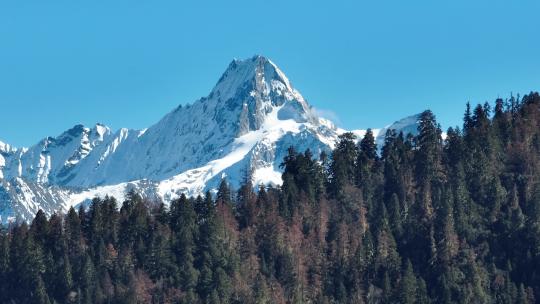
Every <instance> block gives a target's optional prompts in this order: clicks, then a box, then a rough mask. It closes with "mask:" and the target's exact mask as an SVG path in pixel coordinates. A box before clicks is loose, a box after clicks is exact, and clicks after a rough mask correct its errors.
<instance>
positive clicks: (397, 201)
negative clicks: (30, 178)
mask: <svg viewBox="0 0 540 304" xmlns="http://www.w3.org/2000/svg"><path fill="white" fill-rule="evenodd" d="M281 166H282V169H283V175H282V178H283V185H282V186H281V187H277V188H273V187H264V186H260V187H258V189H257V191H254V185H252V184H251V183H250V182H249V180H250V179H249V178H246V181H245V183H244V185H243V186H242V187H241V188H240V189H230V188H229V186H228V184H227V182H226V181H222V183H221V185H220V186H219V189H218V190H217V192H216V193H215V194H211V193H207V194H206V195H204V196H198V197H193V198H188V197H186V196H184V195H182V196H181V197H180V198H179V199H177V200H174V201H173V202H171V204H170V205H169V206H165V205H164V204H162V203H160V202H152V201H147V200H145V199H142V198H141V197H140V196H139V195H138V194H137V193H130V194H129V195H128V197H127V199H126V200H125V201H124V202H121V203H120V202H117V201H116V200H115V199H114V198H112V197H105V198H102V199H99V198H96V199H94V200H93V201H92V203H91V204H90V205H89V206H88V207H87V208H85V207H81V208H79V209H78V210H75V209H73V208H71V209H70V210H69V211H68V212H67V214H54V215H52V216H50V217H47V216H45V214H44V213H43V212H42V211H39V212H38V213H37V214H36V216H35V218H34V219H33V221H32V222H31V223H28V224H27V223H17V224H13V225H11V226H10V227H4V228H2V230H1V231H0V303H44V304H45V303H216V304H217V303H535V301H536V299H540V171H539V170H540V96H539V94H538V93H530V94H529V95H526V96H524V97H522V98H519V97H517V98H515V97H512V98H510V99H507V100H502V99H497V100H496V101H495V104H493V105H492V104H489V103H485V104H479V105H476V106H474V107H471V105H470V104H467V106H466V109H465V114H464V117H463V126H461V127H453V128H449V129H448V130H447V131H446V133H445V136H444V139H443V132H442V130H441V128H440V126H439V125H438V123H437V121H436V118H435V115H434V114H433V113H432V112H431V111H429V110H428V111H425V112H423V113H422V114H421V116H420V118H419V122H418V135H417V136H412V135H405V134H402V133H399V134H398V133H396V132H395V131H393V130H389V131H388V133H387V134H386V139H385V142H384V146H383V147H382V148H381V149H380V150H379V149H378V147H377V145H376V144H375V139H374V136H373V133H372V132H371V130H368V131H367V133H366V135H365V136H364V137H363V138H362V139H361V140H360V141H359V142H357V140H356V138H355V136H354V135H353V134H352V133H345V134H343V135H341V136H340V138H339V142H338V143H337V145H336V148H335V150H334V151H333V152H332V153H331V154H330V155H326V154H325V153H323V154H321V155H320V156H319V155H314V153H313V151H309V150H308V151H295V150H294V149H292V148H291V149H289V152H288V155H287V156H286V157H285V158H284V160H283V163H282V165H281Z"/></svg>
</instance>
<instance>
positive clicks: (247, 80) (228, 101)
mask: <svg viewBox="0 0 540 304" xmlns="http://www.w3.org/2000/svg"><path fill="white" fill-rule="evenodd" d="M415 123H416V121H415V120H414V119H412V118H407V119H405V120H403V121H399V122H396V123H394V124H393V125H392V126H389V128H394V127H395V128H399V129H403V130H406V131H410V130H409V129H411V130H412V128H413V127H414V126H415ZM387 128H388V127H387ZM387 128H385V129H383V130H384V132H386V131H385V130H386V129H387ZM383 130H381V132H382V131H383ZM343 132H344V130H342V129H338V128H336V127H335V126H334V125H333V123H332V122H330V121H328V120H325V119H322V118H319V117H318V116H317V115H316V114H315V113H314V111H312V109H311V108H310V106H309V105H308V103H307V102H306V101H305V99H304V98H303V97H302V96H301V95H300V93H299V92H298V91H296V90H295V89H294V88H293V86H292V84H291V83H290V81H289V80H288V79H287V77H286V76H285V75H284V73H283V72H282V71H281V70H279V68H278V67H277V66H276V65H275V64H274V63H273V62H271V61H270V60H268V59H267V58H265V57H262V56H255V57H253V58H250V59H246V60H234V61H232V62H231V63H230V64H229V66H228V68H227V69H226V71H225V73H223V75H222V76H221V78H220V79H219V81H218V82H217V84H216V86H215V87H214V89H213V90H212V91H211V92H210V94H209V95H208V96H207V97H203V98H201V99H199V100H197V101H195V102H194V103H193V104H191V105H185V106H179V107H177V108H176V109H174V110H173V111H172V112H170V113H168V114H167V115H165V116H164V117H163V118H162V119H161V120H160V121H158V122H157V123H156V124H154V125H153V126H151V127H149V128H148V129H144V130H129V129H120V130H118V131H116V132H114V133H113V132H111V130H110V129H109V128H107V127H105V126H103V125H100V124H98V125H96V126H95V127H94V128H92V129H90V128H85V127H83V126H81V125H77V126H75V127H73V128H72V129H70V130H68V131H66V132H64V133H62V134H61V135H60V136H58V137H55V138H53V137H48V138H46V139H44V140H42V141H40V142H39V143H38V144H36V145H34V146H32V147H30V148H29V149H13V148H11V147H9V146H8V145H6V144H3V143H0V181H1V184H0V200H2V201H0V216H2V219H0V221H4V222H5V221H6V220H7V218H8V217H9V218H13V217H14V216H20V217H21V218H23V219H28V218H30V217H31V215H32V214H33V213H35V212H36V211H37V209H39V208H42V209H46V212H47V213H51V212H53V211H54V210H59V211H65V210H67V208H69V206H72V205H76V204H79V203H82V202H87V201H88V200H89V199H91V198H93V197H94V196H103V195H106V194H111V195H113V196H115V197H117V198H118V199H120V200H121V199H123V194H125V192H126V191H129V190H130V189H134V190H137V191H138V192H142V193H143V194H144V195H145V196H147V197H150V198H154V199H161V200H164V201H165V202H168V201H170V200H171V199H174V198H176V197H178V196H179V195H180V194H181V193H187V194H189V195H196V194H199V193H201V192H203V191H205V190H208V189H212V188H215V187H216V186H217V184H218V183H219V182H220V180H221V179H222V178H224V177H226V178H227V180H228V181H229V182H230V183H231V184H232V186H233V187H238V186H239V185H240V183H241V181H242V180H243V177H244V176H245V175H246V172H250V173H251V176H252V178H253V182H254V184H255V185H257V184H259V183H263V184H274V185H279V184H280V183H281V170H280V168H279V164H280V163H281V161H282V159H283V157H284V156H285V155H286V153H287V149H288V148H289V147H290V146H293V147H294V148H295V149H296V150H297V151H304V150H306V149H308V148H309V149H310V150H311V151H312V152H313V153H314V155H315V156H317V155H318V154H319V153H320V152H322V151H327V152H329V151H330V150H331V149H332V148H333V147H334V144H335V142H336V140H337V137H338V135H339V134H341V133H343ZM381 132H379V135H378V136H377V140H378V141H380V138H381V135H380V134H383V133H381ZM356 133H357V134H358V135H360V137H361V136H363V132H362V131H358V132H356ZM382 138H383V139H384V136H383V137H382Z"/></svg>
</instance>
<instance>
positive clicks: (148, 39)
mask: <svg viewBox="0 0 540 304" xmlns="http://www.w3.org/2000/svg"><path fill="white" fill-rule="evenodd" d="M539 12H540V1H537V0H534V1H521V0H516V1H499V0H489V1H473V0H457V1H359V0H356V1H313V0H312V1H299V0H288V1H281V0H275V1H260V0H251V1H204V0H198V1H134V0H130V1H113V0H108V1H54V0H50V1H43V0H39V1H31V0H28V1H10V0H8V1H0V119H1V124H0V140H2V141H5V142H8V143H11V144H14V145H16V146H28V145H31V144H33V143H35V142H37V141H38V140H39V139H40V138H43V137H44V136H47V135H58V134H59V133H61V132H62V131H64V130H65V129H67V128H69V127H71V126H73V125H74V124H76V123H83V124H85V125H93V124H94V123H96V122H102V123H105V124H107V125H109V126H111V127H112V128H113V129H117V128H120V127H129V128H144V127H147V126H149V125H151V124H153V123H154V122H156V121H157V120H158V119H160V118H161V117H162V116H163V115H164V114H165V113H167V112H169V111H170V110H172V109H173V108H174V107H175V106H177V105H178V104H185V103H188V102H193V101H194V100H195V99H197V98H199V97H201V96H206V95H207V94H208V93H209V91H210V89H211V88H212V87H213V85H214V84H215V83H216V81H217V79H218V78H219V76H220V75H221V73H222V72H223V70H224V69H225V68H226V67H227V65H228V63H229V62H230V61H231V60H232V59H233V58H235V57H236V58H246V57H250V56H252V55H254V54H262V55H265V56H267V57H269V58H271V59H272V60H273V61H274V62H276V63H277V64H278V65H279V66H280V67H281V69H282V70H283V71H284V72H285V73H286V74H287V75H288V76H289V78H290V79H291V81H292V82H293V84H294V85H295V86H296V88H297V89H299V90H300V92H301V93H302V94H303V95H304V97H306V99H308V101H309V102H310V103H311V104H312V105H313V106H315V107H316V108H318V109H322V110H331V111H333V112H334V115H335V116H337V118H338V119H339V124H340V126H342V127H345V128H367V127H381V126H382V125H384V124H387V123H390V122H392V121H394V120H395V119H398V118H401V117H403V116H406V115H410V114H414V113H417V112H420V111H422V110H423V109H426V108H431V109H432V110H433V111H434V112H435V114H436V115H437V117H438V119H439V121H440V122H441V123H442V125H443V126H444V127H448V126H450V125H456V124H460V123H461V117H462V113H463V109H464V104H465V102H467V101H468V100H470V101H471V102H484V101H486V100H489V101H493V100H494V99H495V98H497V96H502V97H508V96H509V95H510V93H511V92H514V93H527V92H529V91H531V90H540V23H539V19H538V16H539Z"/></svg>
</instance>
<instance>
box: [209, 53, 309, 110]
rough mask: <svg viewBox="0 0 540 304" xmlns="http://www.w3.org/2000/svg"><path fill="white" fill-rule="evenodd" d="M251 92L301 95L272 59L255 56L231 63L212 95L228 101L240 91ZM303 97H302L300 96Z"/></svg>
mask: <svg viewBox="0 0 540 304" xmlns="http://www.w3.org/2000/svg"><path fill="white" fill-rule="evenodd" d="M246 90H249V91H250V92H251V91H255V92H258V93H262V94H263V95H268V94H271V93H272V91H276V90H278V91H280V92H279V93H280V94H278V95H283V94H287V95H289V96H291V98H289V99H292V97H293V95H295V96H294V97H298V96H299V95H300V94H298V92H296V91H295V90H294V88H293V87H292V85H291V83H290V82H289V79H287V77H286V76H285V74H284V73H283V72H282V71H281V70H280V69H279V68H278V67H277V65H276V64H274V63H273V62H272V61H271V60H270V59H268V58H266V57H264V56H261V55H255V56H253V57H251V58H248V59H244V60H239V59H234V60H233V61H231V63H230V64H229V66H228V67H227V69H226V70H225V72H224V73H223V75H222V76H221V78H220V79H219V81H218V83H217V84H216V86H215V87H214V89H213V90H212V95H217V96H219V98H221V99H222V100H224V101H226V100H227V99H229V98H233V97H235V96H237V95H238V93H239V91H246ZM300 97H301V96H300Z"/></svg>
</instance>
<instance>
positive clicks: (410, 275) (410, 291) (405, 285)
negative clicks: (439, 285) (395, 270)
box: [399, 260, 418, 304]
mask: <svg viewBox="0 0 540 304" xmlns="http://www.w3.org/2000/svg"><path fill="white" fill-rule="evenodd" d="M417 289H418V288H417V283H416V276H415V275H414V272H413V268H412V264H411V261H410V260H407V261H406V262H405V268H404V270H403V274H402V278H401V290H400V297H399V301H400V303H403V304H408V303H416V301H417V299H416V298H417V296H416V295H417V293H418V290H417Z"/></svg>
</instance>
